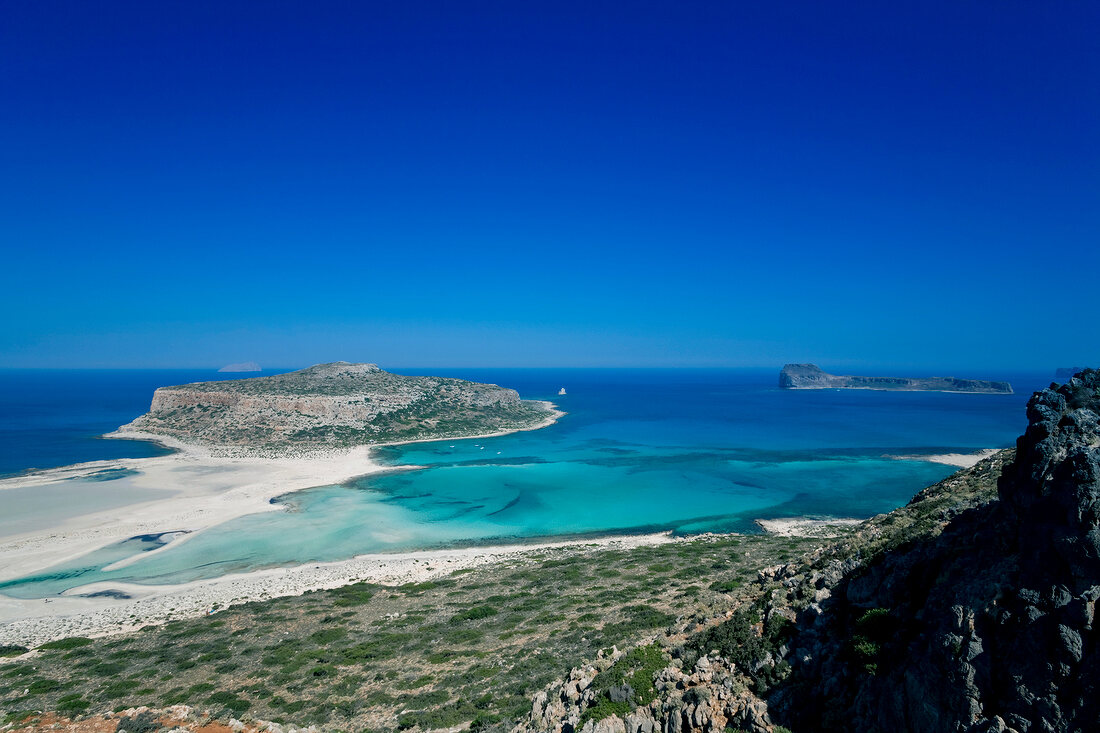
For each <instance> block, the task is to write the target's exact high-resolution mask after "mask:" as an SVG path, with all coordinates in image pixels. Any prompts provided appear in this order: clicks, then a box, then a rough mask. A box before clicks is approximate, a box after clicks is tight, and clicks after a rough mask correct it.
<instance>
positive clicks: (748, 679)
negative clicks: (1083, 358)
mask: <svg viewBox="0 0 1100 733" xmlns="http://www.w3.org/2000/svg"><path fill="white" fill-rule="evenodd" d="M1098 416H1100V372H1096V371H1091V370H1088V371H1085V372H1082V373H1081V374H1079V375H1078V376H1077V377H1075V378H1074V379H1071V380H1070V381H1069V383H1067V384H1065V385H1062V386H1054V385H1052V387H1051V388H1050V389H1047V390H1043V391H1042V392H1038V393H1036V394H1035V395H1034V396H1033V397H1032V399H1031V401H1030V402H1029V404H1028V409H1027V418H1028V427H1027V430H1026V431H1025V433H1024V434H1023V435H1022V436H1021V437H1020V438H1019V440H1018V441H1017V447H1016V449H1015V451H1011V450H1010V451H1002V452H1001V453H999V454H997V455H995V456H993V457H991V458H989V459H987V460H985V461H983V462H982V463H980V464H978V465H977V466H975V467H974V468H972V469H967V470H964V471H960V472H959V473H957V474H955V475H954V476H952V477H950V478H948V479H946V480H945V481H943V482H941V483H939V484H937V485H935V486H933V487H930V488H928V489H926V490H924V491H922V492H921V493H920V494H918V495H917V497H915V498H914V500H913V501H912V502H910V504H909V505H907V506H905V507H903V508H902V509H899V510H897V511H895V512H892V513H890V514H888V515H884V516H880V517H876V518H874V519H872V520H869V521H868V522H866V523H865V524H864V525H863V526H862V527H861V528H860V529H859V530H858V531H857V532H855V533H854V534H852V535H850V536H848V537H846V538H845V539H843V540H842V541H840V542H838V543H837V544H835V545H833V546H830V547H825V548H823V549H821V550H819V551H817V552H815V553H813V554H812V555H810V556H808V557H805V558H802V559H801V560H799V561H794V562H790V563H788V564H786V565H781V566H778V567H774V568H769V569H766V570H763V571H761V572H760V575H759V581H758V585H757V587H756V588H754V589H753V590H752V591H751V592H748V593H746V594H744V595H742V596H739V597H738V598H736V599H735V600H734V601H733V603H732V606H731V609H730V610H729V611H727V612H726V614H725V616H724V617H720V618H718V619H710V620H704V621H702V622H701V623H700V624H696V619H689V620H687V622H686V623H683V624H681V625H680V626H679V627H678V628H670V629H669V630H668V631H667V633H666V634H665V636H664V637H663V638H658V639H657V641H658V642H660V644H662V645H663V647H664V650H665V653H666V656H665V657H664V658H663V660H662V665H663V666H661V668H660V669H659V670H658V671H656V672H655V673H653V674H652V675H650V676H649V677H648V678H647V679H652V681H653V684H654V685H655V688H656V690H657V693H656V694H655V695H654V696H653V697H652V698H651V699H650V698H648V697H645V696H641V695H639V693H638V689H639V687H640V681H639V679H638V677H637V676H636V675H635V676H634V677H631V678H630V680H631V681H630V684H628V685H627V686H626V687H625V688H624V687H622V686H621V685H620V686H617V687H616V686H607V685H605V686H604V688H601V687H600V685H599V682H598V680H599V679H600V675H604V677H608V676H609V672H604V671H603V670H604V669H607V670H611V667H609V666H608V663H607V662H606V661H603V662H601V661H600V660H597V663H596V665H595V667H594V668H593V669H592V670H590V671H586V670H584V669H581V670H575V671H574V673H573V674H571V675H570V677H569V678H567V679H566V680H564V681H563V682H561V683H558V684H557V685H556V686H555V687H551V688H550V689H549V690H547V691H546V692H545V693H542V694H540V696H539V697H537V698H536V699H535V701H534V709H533V710H532V715H531V717H530V718H529V720H528V721H526V722H525V723H524V724H523V725H522V726H521V728H524V729H529V730H538V731H555V732H557V731H562V732H563V733H571V732H572V731H573V730H574V729H579V730H582V731H587V733H651V732H655V731H661V732H662V733H688V732H689V731H707V732H708V733H709V732H710V731H721V730H724V729H739V730H740V729H743V730H752V731H754V732H755V733H764V732H765V731H775V730H786V729H789V730H792V731H795V733H800V732H801V731H852V730H858V731H913V732H915V733H925V732H927V733H933V732H935V733H942V732H945V731H956V732H966V733H989V732H993V731H996V732H1004V731H1017V732H1019V733H1030V732H1034V731H1082V732H1083V731H1092V730H1096V729H1097V726H1098V723H1100V695H1098V693H1100V633H1098V632H1097V629H1096V622H1097V619H1096V614H1097V610H1098V608H1097V606H1098V601H1100V422H1098V420H1100V418H1098ZM601 664H602V667H601ZM620 676H621V675H620ZM615 679H618V678H615ZM616 701H618V702H616ZM616 705H618V707H616ZM779 724H782V726H785V727H782V726H780V725H779Z"/></svg>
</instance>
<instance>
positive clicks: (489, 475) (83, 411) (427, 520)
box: [0, 369, 1051, 597]
mask: <svg viewBox="0 0 1100 733" xmlns="http://www.w3.org/2000/svg"><path fill="white" fill-rule="evenodd" d="M282 371H285V370H282ZM395 371H398V372H400V373H405V374H420V373H431V374H437V375H442V376H453V377H459V378H463V379H472V380H476V381H480V382H492V383H496V384H500V385H504V386H507V387H512V388H515V389H517V390H518V391H519V392H520V394H521V395H522V396H523V397H525V398H532V399H548V400H552V401H554V402H555V403H556V404H558V406H559V407H560V408H561V409H563V410H565V411H566V412H567V413H568V414H567V415H566V416H565V417H563V418H562V419H561V420H560V421H559V422H558V423H557V424H555V425H553V426H551V427H548V428H544V429H542V430H538V431H531V432H523V433H515V434H512V435H507V436H501V437H497V438H488V439H468V440H451V441H439V442H432V443H416V444H410V445H406V446H399V447H390V448H384V449H379V452H378V455H379V457H380V458H381V459H382V460H383V461H384V462H385V463H387V464H390V465H393V466H409V465H413V466H420V467H421V468H417V469H415V470H400V471H394V472H389V473H384V474H376V475H372V476H368V477H364V478H360V479H358V480H354V481H351V482H349V483H347V484H344V485H339V486H321V487H317V488H315V489H309V490H305V491H300V492H295V493H292V494H287V495H285V496H283V497H280V498H279V499H277V500H276V501H278V502H280V503H282V504H284V505H285V508H286V510H287V511H283V512H266V513H262V514H256V515H250V516H246V517H242V518H239V519H235V520H231V521H229V522H226V523H224V524H222V525H219V526H217V527H214V528H212V529H209V530H207V531H205V532H203V533H201V534H199V535H197V536H195V537H193V538H191V539H189V540H188V541H186V542H182V543H179V544H178V546H175V547H172V546H170V547H168V548H167V549H166V550H164V551H162V552H159V553H156V554H153V555H150V556H148V557H143V558H142V559H140V560H138V561H137V562H134V563H130V564H127V565H126V566H125V567H123V568H121V569H118V570H111V571H107V570H104V569H103V568H105V567H106V566H108V565H110V564H111V563H113V562H115V561H117V560H120V559H123V558H126V557H129V556H132V555H134V554H139V553H142V552H144V551H146V550H150V549H155V548H158V547H161V546H162V545H163V544H164V542H165V541H167V539H168V537H167V536H166V537H160V536H157V535H150V536H144V537H136V538H132V539H131V540H128V541H126V542H120V543H117V544H115V545H111V546H108V547H105V548H102V549H100V550H97V551H95V552H93V553H91V554H89V555H86V556H84V557H82V558H77V559H76V560H73V561H70V562H67V563H65V564H64V565H62V566H57V567H54V568H50V569H49V570H47V571H43V572H40V573H36V574H35V575H33V576H31V577H27V578H22V579H17V580H14V581H8V582H5V583H0V593H4V594H8V595H13V596H18V597H42V596H48V595H51V594H56V593H60V592H62V591H64V590H67V589H70V588H74V587H78V586H81V585H84V584H86V583H90V582H97V581H105V580H117V581H125V582H138V583H156V584H161V583H179V582H185V581H188V580H194V579H199V578H211V577H217V576H219V575H223V574H226V573H230V572H241V571H247V570H253V569H259V568H264V567H272V566H277V565H296V564H301V563H306V562H312V561H329V560H339V559H344V558H348V557H352V556H354V555H358V554H363V553H367V552H379V551H390V550H403V549H412V548H430V547H440V546H449V545H455V544H477V543H495V542H499V541H502V540H516V539H528V538H543V537H560V536H578V535H580V536H583V535H598V534H607V533H633V532H652V531H657V530H671V531H674V532H678V533H699V532H728V531H738V532H754V531H758V530H757V527H756V525H755V524H754V523H753V520H754V519H757V518H775V517H787V516H805V515H812V516H833V517H869V516H873V515H875V514H878V513H881V512H886V511H890V510H891V509H894V508H896V507H898V506H901V505H902V504H904V503H906V502H907V501H908V500H909V499H910V498H911V497H912V496H913V494H914V493H916V492H917V491H919V490H920V489H921V488H923V487H925V486H928V485H929V484H932V483H934V482H936V481H938V480H940V479H942V478H944V477H946V476H947V475H949V474H950V473H952V472H953V471H954V470H955V469H953V468H952V467H950V466H945V465H940V464H936V463H930V462H927V461H919V460H896V459H894V458H891V457H890V456H897V455H919V454H936V453H964V452H972V451H976V450H978V449H981V448H991V447H1007V446H1010V445H1012V444H1013V443H1014V440H1015V438H1016V436H1017V435H1018V434H1019V433H1020V432H1021V431H1022V429H1023V428H1024V425H1025V422H1026V421H1025V417H1024V405H1025V403H1026V401H1027V399H1028V397H1029V396H1030V394H1031V392H1032V391H1033V390H1035V389H1040V388H1042V387H1044V386H1046V385H1047V384H1049V381H1050V377H1051V375H1050V374H987V373H983V374H968V373H965V372H961V371H959V370H955V372H956V373H955V376H962V377H966V376H972V377H980V378H988V379H1005V380H1008V381H1011V382H1012V383H1013V386H1014V388H1015V389H1016V394H1014V395H968V394H943V393H932V392H929V393H922V392H876V391H863V390H851V391H849V390H821V391H817V390H811V391H788V390H780V389H778V387H777V378H778V369H775V370H701V369H696V370H621V369H591V370H589V369H432V370H428V371H418V370H400V369H399V370H395ZM266 373H272V372H266ZM239 376H241V375H218V374H216V373H212V372H208V371H33V372H32V371H0V473H4V474H18V473H21V472H25V471H28V470H29V469H41V468H48V467H55V466H63V465H68V464H72V463H77V462H83V461H90V460H97V459H105V458H119V457H135V458H139V457H147V456H154V455H161V454H163V453H164V452H165V451H164V449H163V448H160V447H158V446H156V445H154V444H151V443H146V442H142V441H132V440H105V439H102V438H100V437H98V436H100V435H101V434H103V433H105V432H108V431H110V430H113V429H115V428H116V427H118V426H119V425H121V424H123V423H126V422H128V421H130V420H132V419H133V418H134V417H137V416H138V415H140V414H141V413H143V412H144V411H145V410H146V409H147V407H148V404H149V400H150V398H151V396H152V392H153V389H154V388H156V387H158V386H163V385H168V384H179V383H183V382H190V381H200V380H209V379H215V378H233V377H239ZM914 376H921V375H914ZM559 387H565V389H566V390H567V394H566V395H565V396H558V395H557V391H558V388H559ZM124 473H125V472H120V474H119V475H112V474H107V475H104V476H98V477H96V479H97V480H94V481H93V480H87V479H85V480H82V482H81V483H79V484H78V485H76V486H75V488H77V489H79V491H80V492H82V493H85V492H86V495H87V499H88V501H89V502H90V503H91V504H93V505H95V506H99V505H100V504H102V505H104V506H110V505H112V502H113V503H114V504H125V503H127V502H132V501H137V500H139V498H135V497H133V496H131V495H130V493H128V492H132V491H133V489H132V487H129V486H128V484H127V478H126V476H125V475H124ZM69 488H74V487H72V486H71V487H69ZM6 494H7V496H6ZM13 496H14V495H12V494H11V492H10V491H9V492H0V516H5V517H7V518H8V521H9V523H10V522H15V523H18V521H19V520H18V519H12V517H13V516H16V515H20V513H24V514H25V519H27V521H32V520H33V521H37V522H41V521H43V518H42V516H40V515H41V514H42V512H43V511H45V510H44V509H43V507H48V505H49V501H48V500H47V499H46V498H45V497H38V498H36V497H34V496H26V495H24V496H21V497H19V502H18V503H17V502H16V501H15V499H14V498H13ZM5 504H7V506H5ZM28 506H29V507H31V508H30V509H28V508H27V507H28ZM35 511H37V512H38V514H34V512H35ZM3 528H4V525H3V521H0V534H2V533H3ZM176 529H180V528H177V527H165V528H164V531H165V532H169V531H172V530H176Z"/></svg>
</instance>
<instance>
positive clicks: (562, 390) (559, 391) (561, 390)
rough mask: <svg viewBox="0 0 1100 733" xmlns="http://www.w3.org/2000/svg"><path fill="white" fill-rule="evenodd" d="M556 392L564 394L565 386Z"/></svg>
mask: <svg viewBox="0 0 1100 733" xmlns="http://www.w3.org/2000/svg"><path fill="white" fill-rule="evenodd" d="M558 394H559V395H563V394H565V387H562V388H561V389H559V390H558Z"/></svg>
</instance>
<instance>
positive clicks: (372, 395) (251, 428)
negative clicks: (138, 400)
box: [118, 362, 560, 449]
mask: <svg viewBox="0 0 1100 733" xmlns="http://www.w3.org/2000/svg"><path fill="white" fill-rule="evenodd" d="M558 414H560V413H558V412H557V411H556V410H555V409H554V407H553V405H551V404H550V403H548V402H540V401H532V400H521V399H520V397H519V394H518V393H517V392H516V391H515V390H513V389H505V388H503V387H498V386H497V385H495V384H479V383H477V382H468V381H466V380H463V379H446V378H442V377H407V376H402V375H400V374H391V373H390V372H386V371H383V370H382V369H379V368H378V366H376V365H374V364H349V363H347V362H335V363H332V364H318V365H316V366H312V367H309V368H308V369H302V370H299V371H296V372H289V373H286V374H278V375H274V376H269V377H252V378H249V379H233V380H226V381H217V382H196V383H194V384H184V385H179V386H175V387H161V388H160V389H158V390H156V392H154V394H153V403H152V406H151V407H150V408H149V412H147V413H146V414H144V415H142V416H141V417H139V418H137V419H136V420H134V421H133V422H131V423H129V424H128V425H124V426H123V427H121V428H120V429H119V431H118V435H119V436H126V435H127V434H131V435H132V434H135V433H140V434H152V435H154V436H167V437H171V438H175V439H177V440H180V441H182V442H184V443H188V444H192V445H202V446H213V447H219V446H222V447H243V448H250V449H251V448H259V449H278V448H282V447H295V448H329V447H332V448H347V447H351V446H356V445H369V444H377V443H393V442H406V441H412V440H429V439H436V438H438V439H444V438H460V437H468V436H481V435H488V434H495V433H503V432H511V431H515V430H529V429H533V428H538V427H542V426H544V425H547V424H549V423H551V422H553V420H554V418H555V417H556V416H557V415H558ZM135 437H136V436H135Z"/></svg>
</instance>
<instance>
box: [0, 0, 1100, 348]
mask: <svg viewBox="0 0 1100 733" xmlns="http://www.w3.org/2000/svg"><path fill="white" fill-rule="evenodd" d="M0 69H2V72H0V141H2V142H0V146H2V147H0V150H2V152H0V155H2V157H0V172H2V175H0V238H2V240H0V241H2V243H3V263H4V265H3V267H2V268H0V308H2V309H3V313H4V318H3V321H2V322H0V366H61V365H70V366H134V367H140V366H165V367H166V366H173V367H189V366H206V365H213V366H217V365H220V364H222V363H225V362H230V361H240V360H256V361H259V362H261V363H266V364H278V365H283V366H292V365H303V364H308V363H313V362H318V361H327V360H334V359H347V360H363V361H376V362H379V363H381V364H383V365H398V364H400V365H413V364H415V365H423V366H431V365H447V366H464V365H478V366H524V365H553V366H562V365H576V366H599V365H635V366H655V365H661V366H675V365H685V366H688V365H697V366H716V365H730V366H737V365H754V366H764V365H779V364H781V363H783V362H785V361H817V362H819V363H821V364H822V365H823V366H827V367H833V368H841V367H847V368H853V367H860V366H862V367H867V368H872V367H883V368H886V367H893V368H912V369H920V370H925V369H934V368H937V367H955V368H957V369H963V370H965V369H971V370H980V369H983V368H992V369H1007V368H1029V367H1036V368H1041V369H1046V368H1048V367H1050V368H1053V367H1054V366H1070V365H1074V364H1078V363H1081V362H1089V363H1096V362H1097V361H1100V326H1098V323H1100V320H1098V318H1097V313H1098V307H1097V306H1098V300H1100V297H1098V291H1100V287H1098V280H1097V273H1098V271H1100V251H1098V250H1100V246H1098V242H1100V84H1098V81H1097V80H1098V78H1100V4H1097V3H1087V2H1065V3H1036V2H1030V1H1028V2H1013V1H1001V0H998V1H996V2H994V1H992V0H990V1H989V2H977V1H974V2H959V1H958V0H951V1H950V2H942V3H940V2H919V3H917V2H914V3H897V2H881V0H876V1H875V2H868V3H856V2H844V3H820V2H805V3H803V2H781V3H761V2H751V3H750V2H708V3H683V2H675V3H672V2H670V3H636V2H634V3H600V2H581V3H564V2H555V3H530V2H512V1H509V2H501V3H485V2H443V3H420V2H415V1H412V0H400V1H398V2H385V3H382V2H346V3H342V2H341V3H333V2H317V1H315V0H312V1H311V2H277V3H276V2H272V3H257V2H237V3H234V2H224V1H220V2H214V3H204V2H196V1H195V0H188V1H187V2H146V1H145V0H142V2H135V3H121V2H103V3H89V2H85V1H84V0H80V1H79V2H71V3H70V2H48V1H43V0H27V1H24V0H7V1H6V2H5V3H4V9H3V11H2V17H0Z"/></svg>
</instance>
